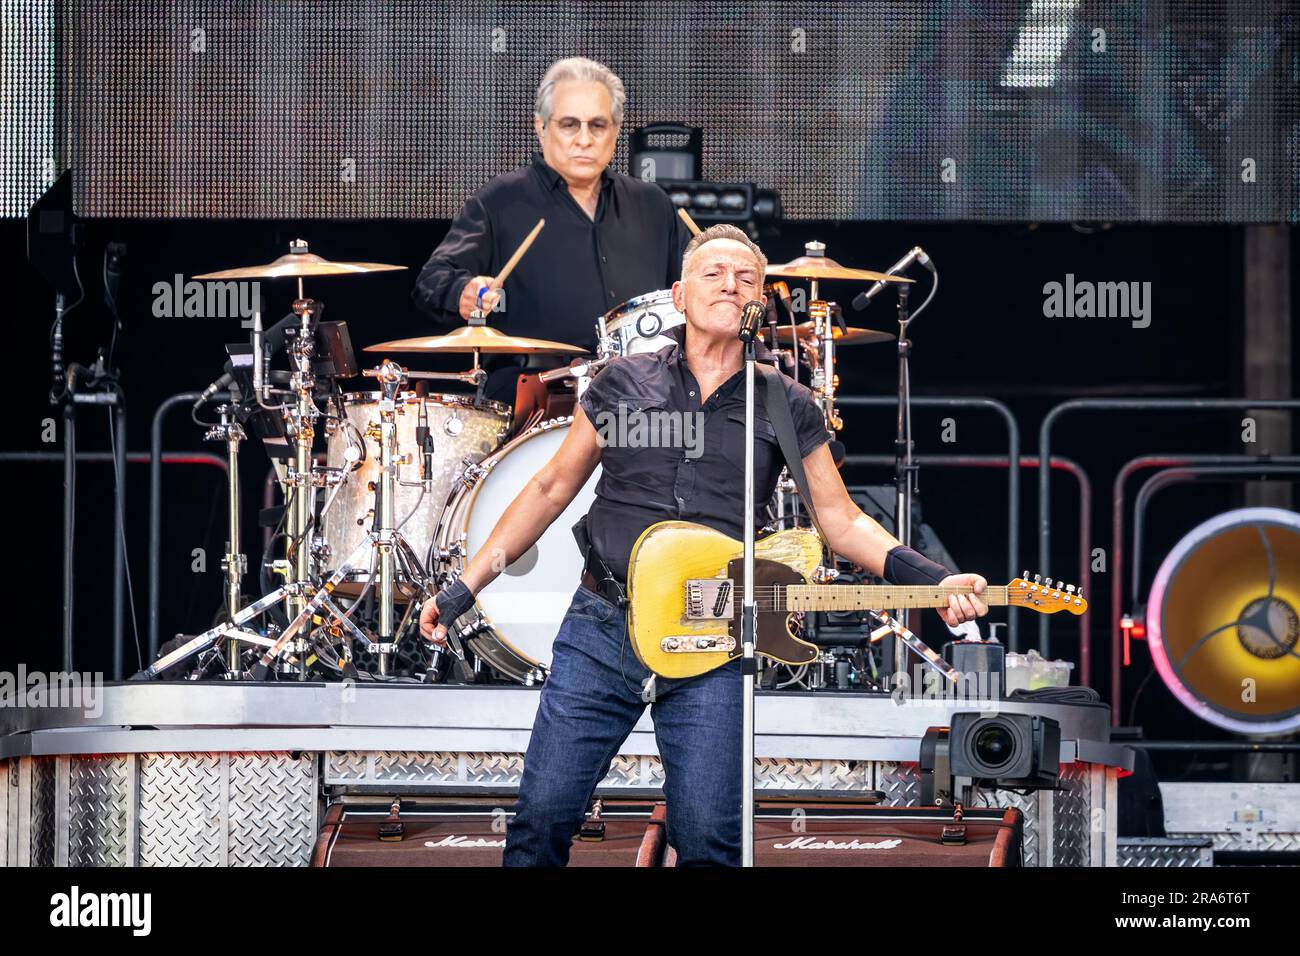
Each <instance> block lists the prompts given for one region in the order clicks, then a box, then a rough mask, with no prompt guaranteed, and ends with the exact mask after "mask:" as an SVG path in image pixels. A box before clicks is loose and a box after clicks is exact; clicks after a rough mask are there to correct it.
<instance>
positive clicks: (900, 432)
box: [892, 285, 916, 673]
mask: <svg viewBox="0 0 1300 956" xmlns="http://www.w3.org/2000/svg"><path fill="white" fill-rule="evenodd" d="M910 321H911V319H910V318H909V317H908V314H907V286H906V285H899V287H898V422H897V430H896V433H895V436H894V488H895V499H894V534H895V536H896V537H897V538H898V540H899V542H900V543H901V544H903V545H904V546H905V547H911V544H912V498H913V496H914V495H915V492H916V463H915V462H914V461H913V460H912V382H911V378H910V376H909V372H908V359H909V357H910V356H911V354H912V342H911V340H910V339H909V338H908V337H907V324H908V322H910ZM894 617H895V618H896V619H897V620H899V621H901V622H902V625H903V627H904V628H907V627H908V626H909V625H910V624H911V620H910V618H909V614H908V612H907V611H906V610H902V609H895V611H894ZM893 658H894V666H893V668H892V670H893V672H894V673H905V672H906V670H907V646H906V645H905V644H904V643H903V641H901V640H897V639H895V641H894V654H893Z"/></svg>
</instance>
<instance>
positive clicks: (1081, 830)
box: [1052, 763, 1092, 866]
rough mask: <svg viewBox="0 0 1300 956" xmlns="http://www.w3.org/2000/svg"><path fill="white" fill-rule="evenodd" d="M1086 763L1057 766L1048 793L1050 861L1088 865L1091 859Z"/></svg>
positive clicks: (1088, 786)
mask: <svg viewBox="0 0 1300 956" xmlns="http://www.w3.org/2000/svg"><path fill="white" fill-rule="evenodd" d="M1088 772H1089V768H1088V765H1087V764H1082V763H1072V764H1063V765H1062V766H1061V775H1060V777H1059V778H1058V779H1057V787H1058V789H1057V790H1056V791H1054V792H1053V794H1052V865H1053V866H1088V865H1089V864H1090V863H1091V862H1092V788H1091V786H1090V783H1089V779H1088Z"/></svg>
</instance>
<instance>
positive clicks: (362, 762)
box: [325, 750, 366, 783]
mask: <svg viewBox="0 0 1300 956" xmlns="http://www.w3.org/2000/svg"><path fill="white" fill-rule="evenodd" d="M364 779H366V754H365V753H364V752H363V751H359V750H331V751H330V752H329V753H327V754H326V755H325V782H326V783H336V782H337V783H345V782H347V781H349V780H364Z"/></svg>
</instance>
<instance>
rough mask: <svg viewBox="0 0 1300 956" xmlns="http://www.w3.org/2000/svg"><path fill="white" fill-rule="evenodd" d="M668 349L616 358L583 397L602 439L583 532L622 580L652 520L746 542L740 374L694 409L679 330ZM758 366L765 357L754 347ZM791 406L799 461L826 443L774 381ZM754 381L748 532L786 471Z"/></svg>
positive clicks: (809, 399)
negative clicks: (701, 527) (593, 494)
mask: <svg viewBox="0 0 1300 956" xmlns="http://www.w3.org/2000/svg"><path fill="white" fill-rule="evenodd" d="M665 334H668V335H670V336H671V337H672V338H673V339H675V343H674V344H673V345H669V346H665V347H664V348H662V349H660V350H659V351H657V352H651V353H646V354H642V355H631V356H625V357H622V358H617V359H614V360H613V361H612V362H610V363H609V364H608V365H606V366H605V367H604V368H603V369H601V370H600V372H599V373H597V375H596V377H595V378H594V379H593V380H592V383H591V385H590V386H589V387H588V388H587V390H586V392H585V393H584V394H583V396H582V402H581V404H582V409H583V411H584V412H585V413H586V416H587V418H588V420H590V421H591V424H592V426H593V427H594V428H595V429H596V432H597V435H598V437H600V438H601V444H602V446H603V451H602V455H601V475H600V480H599V481H598V482H597V484H596V501H595V502H594V503H593V504H592V506H591V509H590V510H589V511H588V513H587V514H588V518H587V527H588V532H589V533H590V535H591V541H592V544H593V546H594V547H595V548H596V551H597V553H598V554H599V555H600V556H601V558H602V559H604V561H605V563H606V564H608V565H609V567H610V568H611V569H612V570H613V572H614V573H615V574H616V575H617V576H618V577H619V579H620V580H623V581H626V579H627V563H628V558H629V557H630V555H631V553H632V546H633V545H634V544H635V543H636V540H637V538H639V537H640V536H641V533H642V532H643V531H645V529H646V528H648V527H649V526H650V525H652V524H654V523H655V522H658V521H669V520H682V521H695V522H698V523H700V524H703V525H707V526H709V527H711V528H714V529H716V530H718V531H721V532H722V533H724V534H727V535H730V536H732V537H734V538H737V539H739V538H741V537H742V536H743V535H744V526H743V524H742V520H743V519H742V507H741V500H740V499H741V495H742V493H743V488H744V482H745V373H744V370H743V369H742V370H741V371H739V372H737V373H736V374H735V375H733V376H732V377H731V378H729V379H728V380H727V381H726V382H724V383H723V384H722V385H721V386H719V387H718V389H717V390H716V391H715V392H714V393H713V394H712V395H710V396H709V398H708V401H706V402H705V403H704V404H703V405H701V403H700V394H699V392H700V387H699V384H698V383H697V382H696V381H695V376H694V375H693V374H691V370H690V368H689V367H688V366H687V364H686V356H685V350H684V348H683V346H682V339H683V335H684V329H683V327H680V326H679V327H678V328H675V329H671V330H669V331H668V332H667V333H665ZM756 355H757V357H758V359H759V360H760V361H763V360H765V359H770V358H771V353H770V352H769V351H768V350H767V349H766V348H765V347H764V346H763V345H762V344H761V343H760V344H759V345H758V346H757V348H756ZM781 379H782V381H783V382H784V384H785V389H786V395H787V396H788V397H789V400H790V410H791V415H792V417H793V419H794V426H795V435H796V437H797V439H798V442H799V453H800V455H801V456H803V457H806V456H807V455H809V454H811V453H812V452H813V451H814V450H815V449H816V448H817V447H818V446H819V445H821V444H822V443H823V442H826V441H829V440H830V438H831V437H832V436H831V434H830V432H828V431H827V430H826V424H825V419H824V417H823V415H822V412H821V409H820V407H819V406H818V405H817V402H816V400H815V399H814V397H813V393H812V392H811V391H810V390H809V389H808V388H807V387H805V386H803V385H801V384H799V383H798V382H795V381H794V380H793V379H792V378H790V377H789V376H786V375H782V376H781ZM764 391H765V389H764V387H763V385H762V380H761V379H760V380H758V381H756V382H755V396H756V398H757V401H756V403H755V414H754V439H755V441H754V501H753V503H752V510H751V515H752V519H753V520H754V523H755V526H756V527H757V526H761V525H762V524H764V523H765V520H766V519H765V517H764V510H763V509H764V508H766V506H767V504H768V503H769V502H770V501H771V498H772V492H773V491H774V490H775V489H776V481H777V477H778V476H779V474H780V471H781V466H782V465H783V464H784V463H785V462H784V457H783V456H782V454H781V448H780V445H779V443H778V441H777V437H776V429H775V428H773V426H772V422H771V419H770V417H769V416H768V413H767V411H766V409H765V408H764V407H763V395H764Z"/></svg>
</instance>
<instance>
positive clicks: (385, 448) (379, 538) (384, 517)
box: [362, 353, 485, 677]
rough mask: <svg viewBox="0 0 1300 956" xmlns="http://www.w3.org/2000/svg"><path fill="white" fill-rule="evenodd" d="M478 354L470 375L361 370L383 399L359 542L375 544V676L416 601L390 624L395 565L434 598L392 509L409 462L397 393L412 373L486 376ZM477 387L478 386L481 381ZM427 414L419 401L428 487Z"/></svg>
mask: <svg viewBox="0 0 1300 956" xmlns="http://www.w3.org/2000/svg"><path fill="white" fill-rule="evenodd" d="M477 359H478V356H477V353H476V354H475V362H474V370H473V371H472V372H470V373H432V372H431V373H422V372H415V373H411V372H408V371H407V370H406V369H404V368H403V367H402V366H400V365H398V364H397V363H395V362H392V361H389V360H388V359H385V360H384V361H383V362H382V363H381V364H380V366H379V367H378V368H377V369H366V370H365V371H364V372H363V373H362V374H364V375H367V376H370V377H373V378H375V379H377V380H378V381H379V385H380V388H381V398H380V401H379V422H378V423H372V424H371V427H370V431H369V433H368V437H370V438H372V439H374V440H376V441H377V442H378V444H379V465H380V467H379V483H378V484H377V485H376V487H375V508H374V515H375V524H374V529H373V531H372V533H371V535H370V539H369V540H368V541H366V542H363V543H362V544H363V546H367V545H371V544H373V547H374V548H375V551H376V553H377V556H378V562H377V563H378V576H379V594H378V602H379V634H378V637H379V640H378V641H377V642H375V641H370V640H369V639H366V649H367V650H368V651H370V652H372V653H377V654H378V657H379V675H380V676H381V677H387V676H389V667H390V663H391V655H392V654H393V653H394V652H395V651H396V649H397V645H396V643H395V642H394V640H393V638H394V637H395V636H397V635H399V634H400V633H401V631H402V630H403V629H404V628H405V625H406V623H407V621H408V620H409V619H410V616H411V612H412V610H413V609H414V607H415V603H416V602H411V603H410V604H409V605H408V607H407V609H406V613H405V615H404V616H403V618H402V622H401V626H400V627H394V624H393V619H394V612H395V604H396V592H395V587H396V583H397V580H396V572H397V564H398V563H400V564H401V565H402V571H403V573H404V575H405V576H406V577H407V578H409V579H410V581H411V583H412V584H414V585H415V587H416V588H417V589H419V591H420V592H421V593H422V594H423V595H425V596H426V597H432V596H433V594H432V592H431V591H430V588H429V573H428V572H427V571H426V570H425V569H424V568H422V567H421V565H420V561H419V558H418V557H417V556H416V554H415V551H414V550H413V549H412V548H411V546H410V544H409V542H407V540H406V539H405V538H404V537H402V534H401V532H400V531H398V530H397V527H396V520H397V518H396V515H395V513H394V502H395V500H396V495H395V492H396V489H397V484H398V479H397V466H398V465H399V464H412V462H411V461H409V459H408V458H406V457H402V458H400V459H399V458H398V457H397V455H396V450H397V421H396V416H397V396H398V393H399V390H400V389H401V387H402V386H403V385H404V384H406V381H407V379H408V378H410V377H412V376H414V377H418V378H434V377H438V378H450V377H461V378H462V380H465V377H466V376H472V377H474V378H476V379H481V378H484V377H485V373H484V372H483V370H482V369H481V368H479V366H478V361H477ZM480 388H481V384H480ZM427 415H428V413H427V411H426V409H425V406H424V403H423V401H421V403H420V422H421V424H420V426H419V427H418V428H417V429H416V435H417V439H418V440H419V442H420V445H421V448H420V451H419V454H420V457H421V460H420V473H421V479H420V484H422V485H423V486H424V488H425V490H426V491H428V490H429V489H430V488H431V487H432V484H433V471H432V469H433V452H434V448H433V435H432V432H431V431H430V429H429V426H428V417H427ZM451 650H452V653H453V654H454V655H455V656H456V657H457V658H458V659H459V660H460V661H462V662H463V661H464V659H465V653H464V650H463V649H462V648H461V647H460V645H459V642H458V641H457V642H456V643H455V644H453V645H451ZM440 653H441V651H440V650H435V651H434V652H433V656H432V658H431V661H430V664H429V670H430V671H431V672H432V671H436V668H437V662H438V660H439V657H438V655H439V654H440Z"/></svg>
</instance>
